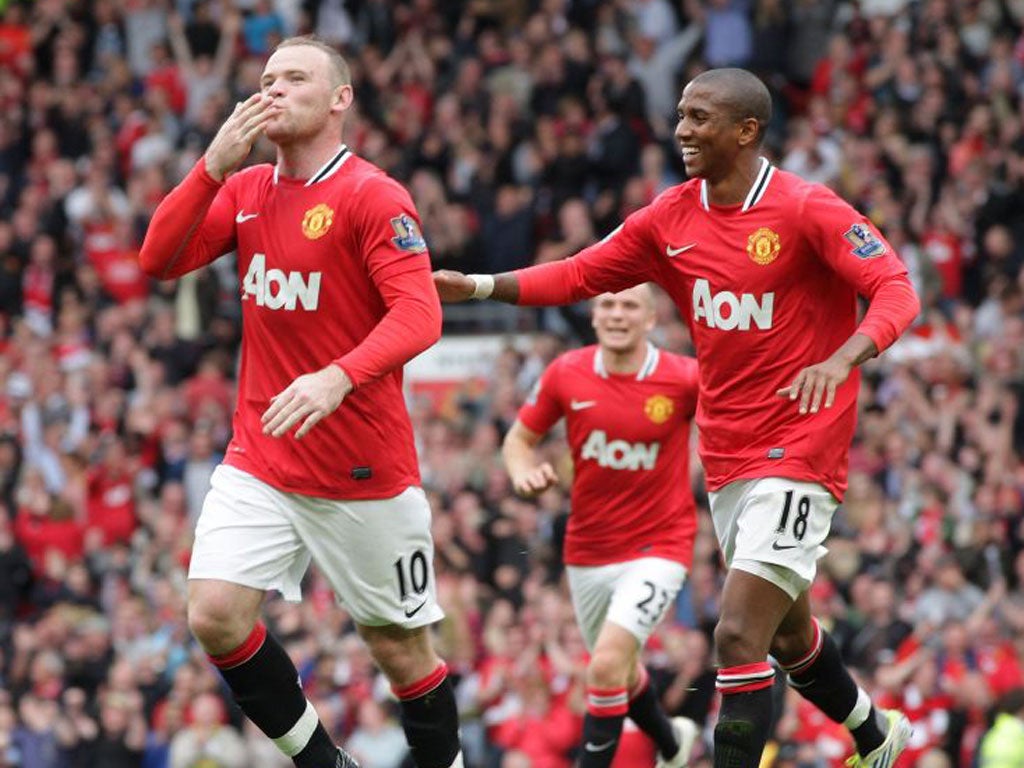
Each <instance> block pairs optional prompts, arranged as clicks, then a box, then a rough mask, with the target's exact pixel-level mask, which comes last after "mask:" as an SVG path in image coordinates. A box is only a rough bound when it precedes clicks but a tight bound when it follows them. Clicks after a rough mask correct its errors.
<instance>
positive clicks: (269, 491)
mask: <svg viewBox="0 0 1024 768" xmlns="http://www.w3.org/2000/svg"><path fill="white" fill-rule="evenodd" d="M310 559H312V560H313V562H315V563H316V564H317V567H318V568H319V569H320V570H321V572H322V573H323V574H324V576H325V577H326V578H327V580H328V581H329V582H330V584H331V586H332V587H333V588H334V592H335V594H336V595H337V597H338V600H339V602H341V603H342V604H343V605H344V606H345V608H346V610H348V612H349V613H350V614H351V615H352V618H353V620H354V621H355V622H356V623H358V624H362V625H365V626H382V625H385V624H395V625H398V626H401V627H405V628H407V629H412V628H414V627H421V626H425V625H427V624H433V623H434V622H436V621H439V620H441V619H442V618H444V612H443V611H442V610H441V607H440V606H439V605H438V604H437V590H436V585H435V580H434V568H433V562H434V541H433V539H432V538H431V536H430V505H429V503H428V502H427V498H426V495H425V494H424V493H423V490H422V489H421V488H417V487H414V486H413V487H409V488H406V489H405V491H403V492H402V493H400V494H399V495H398V496H395V497H393V498H390V499H371V500H361V501H339V500H337V499H323V498H318V497H314V496H304V495H301V494H297V493H287V492H284V491H279V490H278V489H276V488H274V487H273V486H271V485H268V484H267V483H265V482H263V481H262V480H260V479H258V478H256V477H253V476H252V475H250V474H248V473H247V472H243V471H241V470H239V469H236V468H235V467H231V466H227V465H225V464H222V465H220V466H219V467H217V469H216V470H214V473H213V478H212V479H211V488H210V491H209V493H208V494H207V495H206V500H205V501H204V502H203V509H202V512H201V513H200V515H199V520H198V521H197V522H196V534H195V544H194V545H193V548H192V561H191V564H190V566H189V572H188V577H189V578H190V579H218V580H221V581H228V582H231V583H233V584H241V585H243V586H246V587H252V588H254V589H263V590H270V589H275V590H278V591H279V592H280V593H281V594H282V596H283V597H284V598H285V599H286V600H290V601H293V602H296V601H299V600H301V599H302V593H301V582H302V577H303V575H304V574H305V572H306V569H307V568H308V567H309V562H310Z"/></svg>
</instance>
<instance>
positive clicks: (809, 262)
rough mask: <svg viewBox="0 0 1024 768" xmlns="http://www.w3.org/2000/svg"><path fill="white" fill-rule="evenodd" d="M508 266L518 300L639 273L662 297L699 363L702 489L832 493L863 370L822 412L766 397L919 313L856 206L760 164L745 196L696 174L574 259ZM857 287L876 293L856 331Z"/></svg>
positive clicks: (842, 468) (630, 279)
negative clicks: (773, 485)
mask: <svg viewBox="0 0 1024 768" xmlns="http://www.w3.org/2000/svg"><path fill="white" fill-rule="evenodd" d="M516 274H517V275H518V277H519V287H520V295H519V302H520V303H521V304H533V303H567V302H570V301H577V300H579V299H581V298H583V297H585V296H592V295H596V294H599V293H602V292H605V291H620V290H623V289H625V288H627V287H629V286H632V285H635V284H637V283H639V282H644V281H653V282H655V283H657V284H659V285H660V286H661V287H662V288H664V289H665V290H666V291H667V292H668V293H669V294H670V295H671V297H672V299H673V300H674V301H675V303H676V306H677V307H678V308H679V310H680V311H681V312H682V313H683V315H684V316H685V318H686V320H687V323H688V324H689V327H690V331H691V333H692V335H693V340H694V344H695V346H696V350H697V359H698V361H699V363H700V380H701V389H700V404H699V406H698V410H697V425H698V427H699V429H700V452H701V459H702V460H703V463H704V469H705V471H706V473H707V479H708V488H709V489H710V490H717V489H719V488H721V487H722V486H723V485H725V484H727V483H730V482H732V481H734V480H740V479H746V478H756V477H789V478H793V479H797V480H810V481H815V482H820V483H822V484H823V485H824V486H825V487H826V488H828V489H829V490H830V491H832V493H833V494H835V495H836V497H837V498H840V499H841V498H842V495H843V492H844V491H845V489H846V476H847V464H848V460H847V454H848V452H849V447H850V442H851V440H852V438H853V430H854V424H855V420H856V398H857V391H858V388H859V382H860V374H859V373H858V371H856V370H854V371H853V372H852V373H851V375H850V377H849V379H848V380H847V381H846V382H845V383H844V384H843V385H842V386H840V387H839V388H838V390H837V392H836V400H835V403H834V405H833V406H832V408H830V409H824V408H823V409H821V410H820V411H819V412H818V413H817V414H807V415H803V416H801V415H800V413H799V411H798V408H797V404H796V403H793V402H790V401H789V400H788V399H783V398H781V397H779V396H777V395H776V394H775V392H776V390H777V389H780V388H782V387H785V386H788V385H789V384H790V383H792V381H793V379H794V378H795V377H796V375H797V373H798V372H799V371H800V370H801V369H802V368H804V367H806V366H808V365H813V364H815V363H819V362H822V361H824V360H826V359H827V358H828V357H829V356H830V355H831V354H832V353H833V352H835V351H836V350H837V349H838V348H839V347H840V346H842V344H843V343H844V342H845V341H846V340H847V339H848V338H849V337H850V336H851V335H852V334H853V333H854V332H855V331H859V332H861V333H864V334H866V335H867V336H868V337H869V338H871V339H872V341H874V343H875V345H876V346H877V348H878V349H879V351H881V350H883V349H885V348H886V347H888V346H889V345H890V344H892V342H893V341H895V340H896V338H897V337H898V336H899V335H900V333H902V332H903V331H904V330H905V329H906V327H907V326H908V325H909V324H910V323H911V322H912V320H913V319H914V317H916V315H917V312H918V309H919V305H918V302H917V297H916V295H915V294H914V292H913V288H912V287H911V285H910V281H909V279H908V278H907V273H906V269H905V267H904V266H903V263H902V262H901V261H900V260H899V258H898V257H897V255H896V253H894V251H893V249H892V247H891V246H890V245H889V244H888V243H886V242H885V240H884V239H883V238H882V237H881V236H880V235H879V234H878V232H877V231H876V230H875V228H874V227H873V226H872V225H871V224H870V223H869V222H868V221H867V220H866V219H865V218H864V217H863V216H862V215H861V214H859V213H857V211H855V210H854V209H853V208H852V207H850V206H849V205H848V204H847V203H845V202H844V201H843V200H841V199H840V198H839V197H837V196H836V195H835V194H834V193H833V192H832V191H831V190H829V189H827V188H826V187H823V186H821V185H819V184H810V183H808V182H805V181H803V180H802V179H800V178H799V177H797V176H795V175H793V174H791V173H786V172H784V171H779V170H777V169H775V168H773V167H772V166H771V165H770V164H769V163H768V161H767V160H762V163H761V169H760V173H759V174H758V177H757V179H756V180H755V182H754V184H753V186H752V187H751V190H750V193H749V195H748V196H747V199H746V201H745V202H744V203H743V204H742V205H735V206H715V205H710V204H709V202H708V196H707V190H706V185H705V183H704V181H703V180H702V179H693V180H691V181H688V182H686V183H684V184H681V185H679V186H677V187H673V188H671V189H668V190H666V191H665V192H663V193H662V194H661V195H660V196H659V197H658V198H657V199H656V200H655V201H654V202H653V203H651V205H649V206H648V207H646V208H644V209H642V210H640V211H637V212H636V213H634V214H633V215H632V216H630V217H629V218H628V219H626V221H625V223H624V224H623V225H622V227H620V228H619V229H618V230H617V231H616V232H614V233H613V234H612V235H610V236H609V237H607V238H605V239H604V240H603V241H601V242H600V243H597V244H595V245H593V246H591V247H589V248H587V249H585V250H583V251H581V252H580V253H579V254H578V255H577V256H575V257H573V258H571V259H567V260H565V261H561V262H555V263H552V264H545V265H541V266H539V267H534V268H531V269H527V270H520V271H518V272H517V273H516ZM858 293H860V294H863V295H865V296H868V297H869V298H874V297H875V296H876V294H878V301H873V302H872V304H871V307H870V308H869V310H868V313H867V315H866V316H865V318H864V320H863V321H862V322H861V323H860V325H859V326H858V324H857V311H858V306H857V294H858ZM883 297H884V299H883Z"/></svg>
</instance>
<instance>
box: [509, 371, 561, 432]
mask: <svg viewBox="0 0 1024 768" xmlns="http://www.w3.org/2000/svg"><path fill="white" fill-rule="evenodd" d="M561 367H562V361H561V359H559V360H556V361H555V362H553V363H552V364H551V365H549V366H548V368H547V370H545V371H544V373H543V374H542V375H541V377H540V379H539V380H538V381H537V383H536V384H535V385H534V387H533V391H531V392H530V396H529V397H527V398H526V402H525V403H523V406H522V407H521V408H520V409H519V420H520V421H521V422H522V423H523V425H524V426H525V427H526V428H527V429H529V430H531V431H532V432H536V433H537V434H538V435H543V434H545V433H547V431H548V430H550V429H551V428H552V427H553V426H555V424H557V423H558V420H559V419H561V418H562V416H563V415H564V411H563V409H562V398H561V392H560V391H559V389H560V388H559V386H558V382H559V375H558V371H559V370H560V369H561Z"/></svg>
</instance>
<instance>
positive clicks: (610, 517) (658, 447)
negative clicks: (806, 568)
mask: <svg viewBox="0 0 1024 768" xmlns="http://www.w3.org/2000/svg"><path fill="white" fill-rule="evenodd" d="M697 389H698V384H697V361H696V360H694V359H693V358H690V357H681V356H679V355H673V354H669V353H667V352H663V351H660V350H658V349H656V348H655V347H654V346H651V345H648V351H647V359H646V360H645V361H644V364H643V366H642V367H641V368H640V370H639V371H638V372H637V373H636V374H629V375H624V374H616V373H609V372H608V371H607V370H606V369H605V366H604V361H603V359H602V356H601V350H600V349H599V348H598V347H596V346H591V347H584V348H582V349H576V350H573V351H571V352H567V353H566V354H564V355H562V356H561V357H559V358H558V359H556V360H555V361H554V362H553V363H552V364H551V365H550V366H549V367H548V369H547V370H546V371H545V372H544V374H543V376H541V379H540V381H539V382H538V384H537V389H536V390H535V391H534V393H533V394H531V396H530V398H529V400H528V401H527V403H526V404H525V405H523V407H522V409H521V410H520V411H519V420H520V421H522V423H523V424H524V425H525V426H526V427H527V428H528V429H531V430H533V431H534V432H537V433H539V434H544V433H545V432H547V431H548V430H549V429H551V427H552V426H553V425H554V424H555V423H556V422H557V421H558V420H559V419H561V418H562V417H563V416H564V417H565V421H566V432H567V433H568V439H569V446H570V448H571V449H572V460H573V467H574V470H575V477H574V478H573V483H572V514H571V515H570V516H569V528H568V531H567V533H566V536H565V562H567V563H569V564H570V565H607V564H608V563H620V562H625V561H627V560H636V559H637V558H641V557H664V558H668V559H670V560H676V561H678V562H680V563H683V564H684V565H686V566H687V568H689V566H690V564H691V562H692V560H693V538H694V536H695V535H696V532H697V513H696V508H695V505H694V501H693V492H692V490H691V488H690V450H689V443H690V420H691V419H692V418H693V414H694V412H695V410H696V407H697Z"/></svg>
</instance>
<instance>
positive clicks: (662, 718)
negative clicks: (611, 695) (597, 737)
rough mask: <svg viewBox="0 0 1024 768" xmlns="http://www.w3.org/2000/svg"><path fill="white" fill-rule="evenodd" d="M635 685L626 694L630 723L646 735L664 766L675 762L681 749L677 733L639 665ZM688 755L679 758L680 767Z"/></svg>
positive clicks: (649, 678)
mask: <svg viewBox="0 0 1024 768" xmlns="http://www.w3.org/2000/svg"><path fill="white" fill-rule="evenodd" d="M637 667H638V674H637V681H636V684H635V685H634V686H633V688H632V690H631V691H630V694H629V711H628V713H627V714H628V715H629V719H630V720H632V721H633V722H634V723H636V724H637V727H639V728H640V730H641V731H643V732H644V733H646V734H647V735H648V736H649V737H650V738H651V741H653V742H654V744H655V746H656V747H657V748H658V754H660V755H661V757H662V759H663V761H664V764H665V765H671V764H673V763H676V762H677V758H678V757H680V755H679V752H680V750H681V749H682V746H683V745H682V744H680V738H679V734H678V733H677V729H676V728H675V727H673V725H672V721H671V720H669V719H668V715H666V714H665V710H663V709H662V708H661V703H660V702H659V701H658V693H657V691H656V690H655V689H654V686H653V685H652V684H651V676H650V675H649V674H647V670H646V669H645V668H644V666H643V665H642V664H638V665H637ZM687 757H689V752H688V751H687V754H686V755H683V756H682V761H680V762H679V764H680V765H685V761H686V758H687Z"/></svg>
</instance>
